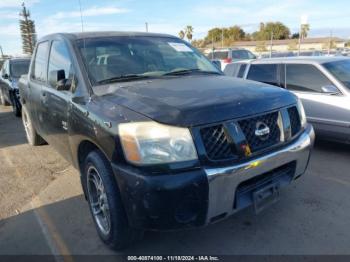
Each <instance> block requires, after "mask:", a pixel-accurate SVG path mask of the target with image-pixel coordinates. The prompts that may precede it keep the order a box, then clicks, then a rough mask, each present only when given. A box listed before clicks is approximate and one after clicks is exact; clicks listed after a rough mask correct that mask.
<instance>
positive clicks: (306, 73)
mask: <svg viewBox="0 0 350 262" xmlns="http://www.w3.org/2000/svg"><path fill="white" fill-rule="evenodd" d="M286 84H287V89H289V90H293V91H304V92H313V93H315V92H316V93H322V87H324V86H327V85H333V84H332V82H331V81H330V80H329V79H328V78H327V77H326V76H325V75H324V74H323V73H322V72H321V71H320V70H318V69H317V68H316V67H315V66H313V65H302V64H299V65H297V64H292V65H290V64H287V65H286Z"/></svg>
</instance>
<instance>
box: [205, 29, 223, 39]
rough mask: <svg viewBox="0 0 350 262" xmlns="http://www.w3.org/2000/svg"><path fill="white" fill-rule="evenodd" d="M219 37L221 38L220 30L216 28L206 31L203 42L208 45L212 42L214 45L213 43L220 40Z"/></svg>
mask: <svg viewBox="0 0 350 262" xmlns="http://www.w3.org/2000/svg"><path fill="white" fill-rule="evenodd" d="M221 37H222V29H221V28H217V27H216V28H213V29H210V30H209V31H208V34H207V36H206V37H205V40H206V41H207V42H208V43H213V42H214V43H215V42H219V41H220V40H221Z"/></svg>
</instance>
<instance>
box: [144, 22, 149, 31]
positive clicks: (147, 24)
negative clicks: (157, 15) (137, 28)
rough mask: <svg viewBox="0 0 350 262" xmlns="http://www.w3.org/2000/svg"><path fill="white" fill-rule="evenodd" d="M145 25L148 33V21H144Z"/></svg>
mask: <svg viewBox="0 0 350 262" xmlns="http://www.w3.org/2000/svg"><path fill="white" fill-rule="evenodd" d="M145 25H146V32H147V33H148V23H147V22H146V23H145Z"/></svg>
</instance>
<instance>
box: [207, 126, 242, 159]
mask: <svg viewBox="0 0 350 262" xmlns="http://www.w3.org/2000/svg"><path fill="white" fill-rule="evenodd" d="M201 136H202V140H203V143H204V147H205V149H206V151H207V155H208V157H209V158H210V159H212V160H220V159H230V158H232V157H234V155H235V154H234V150H233V148H232V146H230V143H229V140H228V135H227V134H226V132H225V129H224V126H223V125H216V126H210V127H206V128H202V129H201Z"/></svg>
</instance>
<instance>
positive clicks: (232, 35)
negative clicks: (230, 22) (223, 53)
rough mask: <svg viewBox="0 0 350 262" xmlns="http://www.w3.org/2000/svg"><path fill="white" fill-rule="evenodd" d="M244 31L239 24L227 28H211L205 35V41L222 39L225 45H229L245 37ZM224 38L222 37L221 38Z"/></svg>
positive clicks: (210, 41)
mask: <svg viewBox="0 0 350 262" xmlns="http://www.w3.org/2000/svg"><path fill="white" fill-rule="evenodd" d="M245 36H246V33H245V32H244V30H243V29H242V28H241V27H240V26H237V25H235V26H231V27H227V28H218V27H216V28H212V29H210V30H209V31H208V34H207V36H206V37H205V39H204V40H205V42H207V43H213V42H214V43H215V42H220V41H222V40H224V43H225V45H231V44H232V43H233V42H234V41H239V40H243V39H245ZM222 38H224V39H222Z"/></svg>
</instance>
